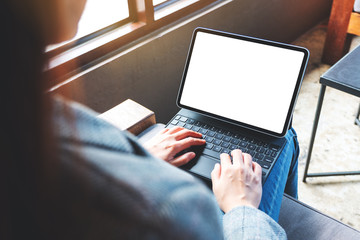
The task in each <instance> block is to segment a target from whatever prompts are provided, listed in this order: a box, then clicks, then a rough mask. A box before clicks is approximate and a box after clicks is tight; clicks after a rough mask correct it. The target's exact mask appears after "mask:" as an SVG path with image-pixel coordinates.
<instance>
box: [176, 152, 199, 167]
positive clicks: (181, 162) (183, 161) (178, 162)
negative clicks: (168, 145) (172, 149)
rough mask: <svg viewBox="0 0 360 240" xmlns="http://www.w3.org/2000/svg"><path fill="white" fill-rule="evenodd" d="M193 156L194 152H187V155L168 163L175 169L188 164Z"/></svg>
mask: <svg viewBox="0 0 360 240" xmlns="http://www.w3.org/2000/svg"><path fill="white" fill-rule="evenodd" d="M195 156H196V155H195V153H194V152H187V153H184V154H183V155H180V156H179V157H177V158H175V159H174V160H172V161H171V162H170V163H171V164H172V165H174V166H176V167H180V166H182V165H184V164H186V163H188V162H189V161H190V160H191V159H193V158H194V157H195Z"/></svg>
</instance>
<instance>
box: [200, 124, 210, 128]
mask: <svg viewBox="0 0 360 240" xmlns="http://www.w3.org/2000/svg"><path fill="white" fill-rule="evenodd" d="M209 127H210V126H209V125H207V124H204V125H203V126H202V128H205V129H209Z"/></svg>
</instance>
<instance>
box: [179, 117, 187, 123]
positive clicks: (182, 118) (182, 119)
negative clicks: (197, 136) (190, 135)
mask: <svg viewBox="0 0 360 240" xmlns="http://www.w3.org/2000/svg"><path fill="white" fill-rule="evenodd" d="M179 120H180V121H182V122H186V121H187V120H188V118H187V117H181V118H180V119H179Z"/></svg>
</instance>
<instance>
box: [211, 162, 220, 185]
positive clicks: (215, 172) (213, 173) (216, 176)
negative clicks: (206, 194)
mask: <svg viewBox="0 0 360 240" xmlns="http://www.w3.org/2000/svg"><path fill="white" fill-rule="evenodd" d="M220 174H221V169H220V164H219V163H216V164H215V166H214V169H213V170H212V171H211V181H212V183H213V185H214V184H215V183H216V182H217V181H218V180H219V179H220Z"/></svg>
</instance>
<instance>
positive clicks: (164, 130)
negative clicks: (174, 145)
mask: <svg viewBox="0 0 360 240" xmlns="http://www.w3.org/2000/svg"><path fill="white" fill-rule="evenodd" d="M169 130H170V129H169V128H164V129H163V130H161V131H160V132H159V134H164V133H166V132H168V131H169Z"/></svg>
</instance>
